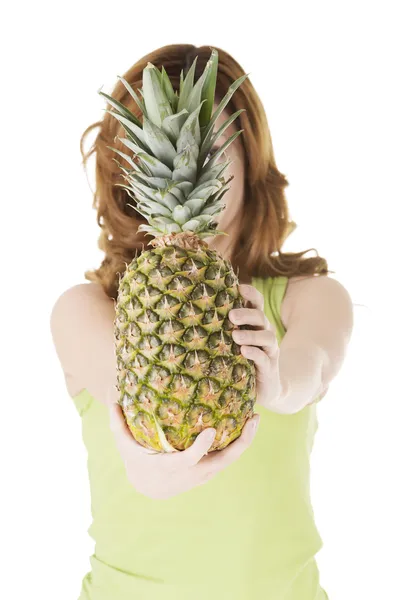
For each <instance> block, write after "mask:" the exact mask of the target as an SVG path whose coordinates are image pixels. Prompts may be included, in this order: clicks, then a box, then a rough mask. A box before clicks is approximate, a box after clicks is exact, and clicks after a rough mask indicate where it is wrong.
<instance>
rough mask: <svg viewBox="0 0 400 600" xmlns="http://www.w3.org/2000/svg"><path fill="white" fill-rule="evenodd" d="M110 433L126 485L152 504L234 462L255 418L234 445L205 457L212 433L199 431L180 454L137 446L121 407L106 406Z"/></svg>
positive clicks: (249, 439) (251, 432)
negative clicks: (125, 474)
mask: <svg viewBox="0 0 400 600" xmlns="http://www.w3.org/2000/svg"><path fill="white" fill-rule="evenodd" d="M109 411H110V429H111V431H112V433H113V435H114V437H115V441H116V445H117V448H118V450H119V452H120V454H121V456H122V459H123V461H124V464H125V469H126V473H127V476H128V480H129V482H130V483H131V484H132V486H133V487H134V488H135V490H136V491H137V492H139V493H140V494H143V495H144V496H147V497H148V498H152V499H154V500H166V499H168V498H172V497H173V496H176V495H178V494H181V493H182V492H186V491H187V490H190V489H192V488H194V487H197V486H198V485H203V484H204V483H207V481H210V479H212V478H213V477H214V476H215V475H216V474H217V473H218V472H219V471H222V470H223V469H225V467H227V466H228V465H230V464H232V463H233V462H235V460H237V459H238V458H239V457H240V456H241V455H242V454H243V452H244V451H245V450H246V449H247V448H248V447H249V446H250V444H251V443H252V441H253V439H254V437H255V434H256V431H257V425H258V422H259V420H260V416H259V415H254V416H253V417H252V418H251V419H249V420H248V421H247V422H246V424H245V426H244V428H243V431H242V433H241V435H240V437H238V438H237V439H236V440H235V441H234V442H231V443H230V444H229V446H227V447H226V448H224V449H223V450H216V451H214V452H211V453H210V454H208V455H207V452H208V450H209V449H210V447H211V445H212V443H213V440H214V437H215V429H213V428H208V429H205V430H204V431H202V432H201V433H200V434H199V435H198V436H197V438H196V439H195V441H194V443H193V444H192V445H191V446H190V447H189V448H187V450H183V451H180V452H172V453H161V452H156V451H154V450H149V449H147V448H144V447H143V446H141V445H140V444H139V443H138V442H136V440H135V439H134V437H133V435H132V433H131V431H130V429H129V427H128V425H127V423H126V421H125V417H124V414H123V412H122V409H121V407H120V406H119V404H117V403H116V402H111V403H110V405H109Z"/></svg>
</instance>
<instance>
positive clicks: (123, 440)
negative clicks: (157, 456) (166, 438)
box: [109, 402, 153, 457]
mask: <svg viewBox="0 0 400 600" xmlns="http://www.w3.org/2000/svg"><path fill="white" fill-rule="evenodd" d="M109 417H110V429H111V431H112V433H113V434H114V437H115V442H116V445H117V447H118V449H119V451H120V452H121V453H123V454H124V457H126V453H127V452H129V453H131V456H132V457H135V456H143V455H144V454H153V451H152V450H148V449H147V448H145V447H144V446H142V445H141V444H139V443H138V442H137V441H136V440H135V438H134V437H133V435H132V433H131V430H130V429H129V427H128V424H127V422H126V420H125V417H124V414H123V412H122V408H121V407H120V405H119V404H117V403H116V402H112V403H111V404H110V406H109Z"/></svg>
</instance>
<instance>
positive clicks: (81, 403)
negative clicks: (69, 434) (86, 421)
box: [72, 388, 93, 417]
mask: <svg viewBox="0 0 400 600" xmlns="http://www.w3.org/2000/svg"><path fill="white" fill-rule="evenodd" d="M72 400H73V402H74V404H75V407H76V410H77V411H78V413H79V414H80V416H81V417H83V415H84V414H85V412H86V411H87V410H88V408H89V407H90V405H91V403H92V402H93V397H92V396H91V395H90V394H89V392H88V391H87V389H86V388H85V389H83V390H82V391H80V392H79V394H77V395H76V396H74V397H73V398H72Z"/></svg>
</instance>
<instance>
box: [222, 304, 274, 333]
mask: <svg viewBox="0 0 400 600" xmlns="http://www.w3.org/2000/svg"><path fill="white" fill-rule="evenodd" d="M229 319H230V320H231V321H232V323H234V324H235V325H254V326H256V327H261V328H262V329H267V330H269V329H270V325H269V321H268V320H267V317H266V316H265V315H264V313H263V311H262V310H259V309H258V308H235V309H233V310H231V311H230V312H229Z"/></svg>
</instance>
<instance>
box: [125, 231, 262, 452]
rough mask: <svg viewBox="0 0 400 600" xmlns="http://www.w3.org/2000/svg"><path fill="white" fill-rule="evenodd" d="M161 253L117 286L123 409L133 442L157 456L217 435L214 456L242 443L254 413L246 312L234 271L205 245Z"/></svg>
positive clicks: (147, 255)
mask: <svg viewBox="0 0 400 600" xmlns="http://www.w3.org/2000/svg"><path fill="white" fill-rule="evenodd" d="M156 244H157V247H154V248H153V249H151V250H146V251H144V252H142V253H141V254H140V255H139V256H138V257H136V258H134V259H133V260H132V262H131V263H130V264H129V265H128V266H127V269H126V271H125V273H124V275H123V276H122V278H121V279H120V281H119V287H118V297H117V301H116V303H115V309H116V316H115V320H114V339H115V353H116V359H117V361H116V362H117V386H116V387H117V390H118V392H119V401H118V403H119V405H120V406H121V408H122V411H123V413H124V416H125V420H126V422H127V425H128V427H129V429H130V431H131V433H132V435H133V437H134V439H135V440H136V441H137V442H138V443H139V444H141V445H142V446H144V447H146V448H148V449H152V450H155V451H158V452H173V451H181V450H185V449H187V448H188V447H189V446H191V445H192V443H193V442H194V440H195V439H196V437H197V435H198V434H199V433H200V432H201V431H203V430H204V429H206V428H209V427H215V429H216V432H217V433H216V437H215V440H214V442H213V445H212V446H211V448H210V451H213V450H222V449H223V448H225V447H226V446H228V445H229V444H230V443H231V442H233V441H234V440H235V439H236V438H238V437H239V436H240V434H241V431H242V429H243V426H244V424H245V423H246V421H247V419H249V418H251V417H252V416H253V414H254V410H253V408H254V405H255V402H256V372H255V366H254V363H253V361H251V360H249V359H246V358H245V357H244V356H243V355H242V354H241V353H240V347H239V346H238V345H237V344H236V343H235V342H234V341H233V338H232V331H233V329H237V326H234V325H233V324H232V323H231V321H230V320H229V318H228V314H229V311H230V310H231V309H233V308H240V307H242V306H243V300H242V298H241V296H240V294H239V289H238V279H237V277H236V275H235V273H234V271H233V268H232V265H231V264H230V262H228V261H226V260H224V259H223V258H222V257H221V256H220V255H219V254H218V253H217V252H216V251H215V250H212V249H210V248H209V247H208V246H207V244H206V243H205V242H203V241H202V242H201V246H197V247H195V248H191V247H190V244H186V247H185V244H182V246H183V247H181V246H179V245H170V244H171V243H170V242H169V243H168V245H164V244H163V240H162V239H160V238H157V242H156Z"/></svg>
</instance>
